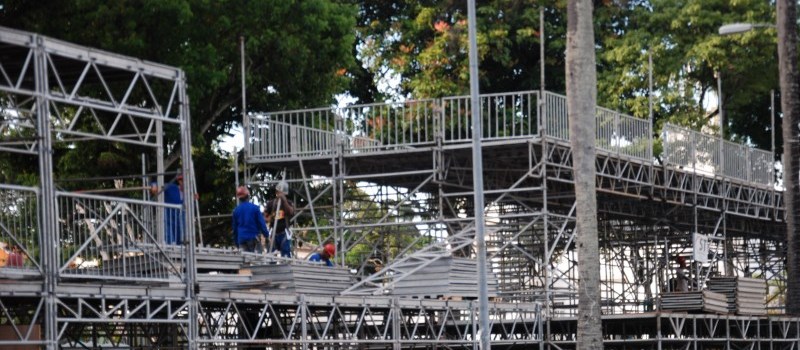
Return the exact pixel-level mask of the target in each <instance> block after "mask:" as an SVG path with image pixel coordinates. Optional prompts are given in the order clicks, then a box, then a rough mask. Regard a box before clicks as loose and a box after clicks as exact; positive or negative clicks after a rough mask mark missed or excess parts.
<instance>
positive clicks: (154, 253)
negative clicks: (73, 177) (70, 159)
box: [56, 192, 185, 281]
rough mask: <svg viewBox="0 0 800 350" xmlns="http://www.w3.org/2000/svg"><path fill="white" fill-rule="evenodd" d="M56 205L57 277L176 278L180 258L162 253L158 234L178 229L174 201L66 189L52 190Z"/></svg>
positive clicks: (177, 209)
mask: <svg viewBox="0 0 800 350" xmlns="http://www.w3.org/2000/svg"><path fill="white" fill-rule="evenodd" d="M56 203H57V206H58V207H57V212H58V233H59V242H61V244H62V245H63V246H62V248H61V249H59V250H58V252H59V254H60V256H59V264H60V267H59V273H60V274H61V276H67V277H85V278H100V279H125V280H137V279H141V280H144V281H169V280H171V279H173V278H178V279H181V277H182V275H183V272H182V271H181V269H182V266H185V264H184V257H183V256H175V254H174V252H171V253H168V252H167V251H165V250H164V244H163V237H159V236H160V235H159V234H158V232H159V227H164V226H166V227H167V230H169V229H170V227H173V228H174V229H176V230H179V231H182V230H183V228H184V227H185V225H184V217H183V215H182V214H183V212H182V210H181V206H180V205H174V204H162V203H156V202H147V201H141V200H136V199H124V198H118V197H104V196H96V195H88V194H77V193H69V192H57V193H56ZM159 218H160V219H159ZM161 220H163V221H164V222H163V223H160V221H161ZM161 225H163V226H161Z"/></svg>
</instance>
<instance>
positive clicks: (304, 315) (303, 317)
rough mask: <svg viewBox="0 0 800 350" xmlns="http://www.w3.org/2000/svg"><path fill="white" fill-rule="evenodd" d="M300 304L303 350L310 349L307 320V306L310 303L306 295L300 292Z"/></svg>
mask: <svg viewBox="0 0 800 350" xmlns="http://www.w3.org/2000/svg"><path fill="white" fill-rule="evenodd" d="M299 298H300V300H299V301H300V303H299V304H300V305H298V308H299V309H300V343H301V344H302V345H301V346H302V349H303V350H308V324H307V323H306V320H308V314H307V307H308V303H307V302H306V295H305V294H300V296H299Z"/></svg>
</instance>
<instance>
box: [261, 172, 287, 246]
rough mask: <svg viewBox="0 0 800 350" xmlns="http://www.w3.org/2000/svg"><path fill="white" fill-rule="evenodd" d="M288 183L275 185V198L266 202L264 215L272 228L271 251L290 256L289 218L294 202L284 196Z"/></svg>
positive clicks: (283, 182) (282, 182)
mask: <svg viewBox="0 0 800 350" xmlns="http://www.w3.org/2000/svg"><path fill="white" fill-rule="evenodd" d="M287 194H289V184H288V183H286V181H281V182H280V183H278V185H277V186H275V198H274V199H272V200H270V201H269V202H267V205H266V208H265V209H264V216H265V217H266V220H267V224H268V225H269V227H270V228H271V229H272V234H273V235H272V240H273V241H272V242H271V245H272V251H276V250H277V251H280V252H281V256H283V257H287V258H291V257H292V231H291V228H290V226H291V219H292V217H293V216H294V203H292V201H291V200H289V199H288V198H286V195H287Z"/></svg>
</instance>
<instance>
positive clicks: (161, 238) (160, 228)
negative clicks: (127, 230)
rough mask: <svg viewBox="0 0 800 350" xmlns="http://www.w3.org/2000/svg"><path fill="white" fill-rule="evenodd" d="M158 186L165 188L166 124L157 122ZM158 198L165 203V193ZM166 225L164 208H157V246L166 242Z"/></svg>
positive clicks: (157, 199)
mask: <svg viewBox="0 0 800 350" xmlns="http://www.w3.org/2000/svg"><path fill="white" fill-rule="evenodd" d="M156 174H157V175H156V184H157V185H158V188H159V189H162V188H164V122H163V121H161V120H156ZM157 196H158V198H154V199H155V200H156V201H158V202H159V203H164V191H161V190H159V191H158V194H157ZM164 230H165V225H164V208H163V207H156V232H157V234H156V237H157V239H158V241H157V242H153V243H157V244H164V242H166V239H165V238H166V237H165V232H164Z"/></svg>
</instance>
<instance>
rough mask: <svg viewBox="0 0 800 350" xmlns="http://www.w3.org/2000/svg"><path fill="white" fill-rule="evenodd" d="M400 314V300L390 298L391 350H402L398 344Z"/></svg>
mask: <svg viewBox="0 0 800 350" xmlns="http://www.w3.org/2000/svg"><path fill="white" fill-rule="evenodd" d="M400 313H401V309H400V299H399V298H398V297H394V298H392V350H401V349H402V348H403V347H402V345H401V344H400V331H401V328H400V322H402V317H401V315H400Z"/></svg>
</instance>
